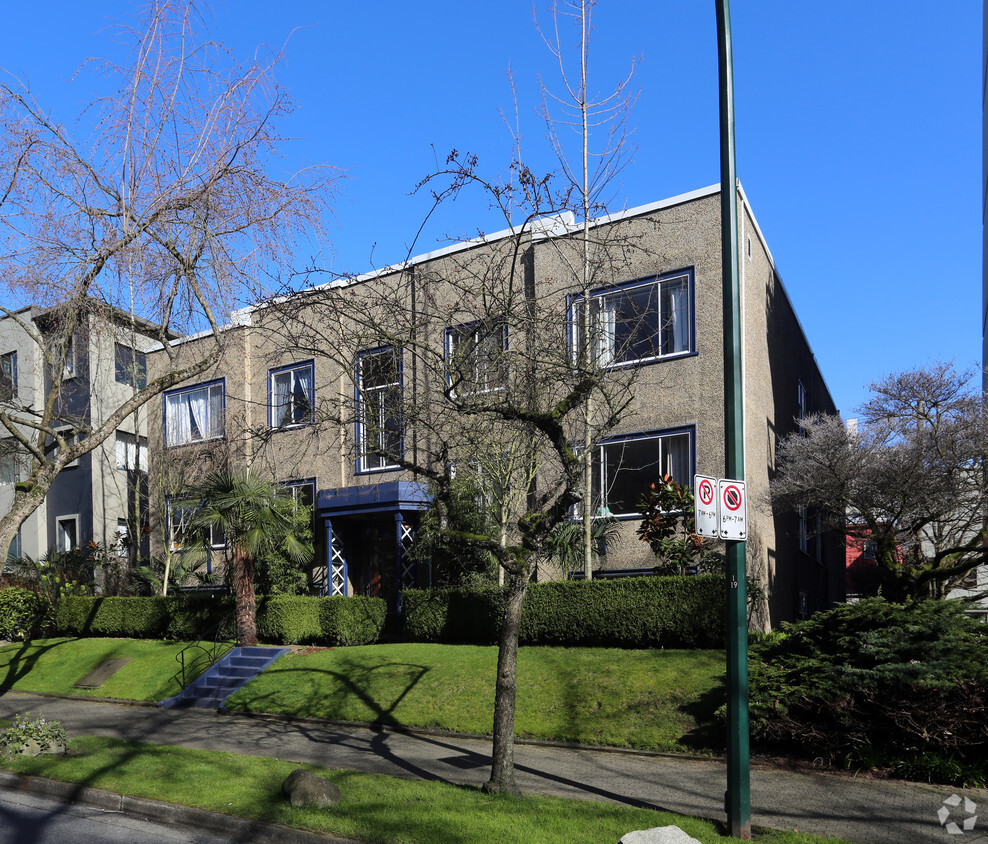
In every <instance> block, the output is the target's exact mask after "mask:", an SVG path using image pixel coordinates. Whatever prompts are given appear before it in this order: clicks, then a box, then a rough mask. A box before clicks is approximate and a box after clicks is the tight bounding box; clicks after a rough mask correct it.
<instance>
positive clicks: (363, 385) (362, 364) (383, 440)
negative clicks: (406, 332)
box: [356, 346, 404, 472]
mask: <svg viewBox="0 0 988 844" xmlns="http://www.w3.org/2000/svg"><path fill="white" fill-rule="evenodd" d="M356 380H357V471H358V472H376V471H381V470H382V469H395V468H398V464H397V462H396V461H397V460H399V459H400V458H401V457H402V456H403V455H404V446H403V441H402V423H401V404H402V386H401V355H400V352H399V351H398V350H397V349H395V348H394V347H393V346H387V347H385V348H382V349H374V350H372V351H367V352H361V353H360V355H359V356H358V358H357V372H356Z"/></svg>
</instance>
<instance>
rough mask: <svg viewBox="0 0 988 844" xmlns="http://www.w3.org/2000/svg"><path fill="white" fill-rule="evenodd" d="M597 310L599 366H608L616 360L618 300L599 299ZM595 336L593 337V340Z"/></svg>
mask: <svg viewBox="0 0 988 844" xmlns="http://www.w3.org/2000/svg"><path fill="white" fill-rule="evenodd" d="M598 302H599V304H598V306H597V308H596V309H595V310H596V316H597V325H596V326H595V328H596V331H595V333H596V341H597V350H596V354H597V358H596V360H595V363H596V364H597V365H598V366H607V365H608V364H610V363H613V362H614V345H615V343H616V342H617V300H616V299H615V298H614V297H608V298H606V299H600V300H598ZM593 339H594V338H591V342H593Z"/></svg>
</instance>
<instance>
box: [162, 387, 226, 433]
mask: <svg viewBox="0 0 988 844" xmlns="http://www.w3.org/2000/svg"><path fill="white" fill-rule="evenodd" d="M196 393H203V394H204V395H203V398H202V399H201V400H202V401H203V404H202V405H201V407H200V408H199V410H200V411H201V412H202V414H203V416H202V418H201V419H200V420H196V418H195V410H194V408H193V405H192V401H193V399H194V398H195V400H196V401H200V399H199V398H198V397H194V394H196ZM183 402H184V407H183ZM186 412H187V413H188V423H189V424H188V426H186V425H185V424H183V423H184V421H185V420H184V419H183V416H184V414H185V413H186ZM162 415H163V428H164V440H165V447H166V448H172V447H174V446H180V445H189V444H190V443H198V442H207V441H209V440H221V439H223V438H224V437H225V436H226V380H225V379H223V378H220V379H219V380H216V381H208V382H206V383H205V384H195V385H193V386H191V387H182V388H181V389H178V390H169V391H168V392H167V393H165V394H164V397H163V398H162ZM193 426H195V428H193ZM186 427H188V430H187V431H186V430H184V429H185V428H186ZM195 429H198V432H199V435H198V436H196V435H195V434H196V430H195Z"/></svg>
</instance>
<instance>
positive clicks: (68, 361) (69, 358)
mask: <svg viewBox="0 0 988 844" xmlns="http://www.w3.org/2000/svg"><path fill="white" fill-rule="evenodd" d="M76 363H77V362H76V355H75V337H74V336H72V337H69V342H68V346H67V347H66V349H65V365H64V367H63V369H62V380H63V381H68V380H70V379H72V378H75V376H76V370H77V366H76Z"/></svg>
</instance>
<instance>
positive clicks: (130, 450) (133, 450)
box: [114, 430, 148, 472]
mask: <svg viewBox="0 0 988 844" xmlns="http://www.w3.org/2000/svg"><path fill="white" fill-rule="evenodd" d="M114 444H115V448H116V452H115V454H116V464H117V468H118V469H123V470H127V471H134V470H136V471H138V472H147V470H148V440H147V437H140V436H138V435H136V434H132V433H130V431H120V430H118V431H117V432H116V438H115V441H114Z"/></svg>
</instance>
